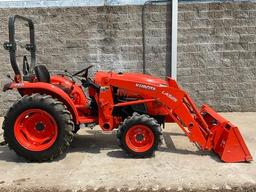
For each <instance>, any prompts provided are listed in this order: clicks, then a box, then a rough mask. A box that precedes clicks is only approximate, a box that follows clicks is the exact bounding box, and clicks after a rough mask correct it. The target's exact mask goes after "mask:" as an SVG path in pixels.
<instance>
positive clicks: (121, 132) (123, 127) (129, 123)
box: [116, 113, 162, 158]
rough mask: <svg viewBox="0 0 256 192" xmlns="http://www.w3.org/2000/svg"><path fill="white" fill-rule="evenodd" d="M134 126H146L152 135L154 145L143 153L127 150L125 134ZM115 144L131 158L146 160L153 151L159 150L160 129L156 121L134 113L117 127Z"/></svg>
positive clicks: (160, 141)
mask: <svg viewBox="0 0 256 192" xmlns="http://www.w3.org/2000/svg"><path fill="white" fill-rule="evenodd" d="M134 125H144V126H147V127H148V128H149V129H150V130H151V131H152V133H153V134H154V143H153V145H152V147H151V148H150V149H148V150H147V151H144V152H137V151H134V150H132V149H130V148H129V146H128V145H127V142H126V139H125V137H126V133H127V132H128V130H129V129H130V128H131V127H133V126H134ZM116 136H117V142H118V144H119V146H120V147H121V148H122V149H123V150H124V151H125V152H126V153H127V154H128V155H129V156H131V157H135V158H148V157H152V156H153V155H154V153H155V151H156V150H157V149H158V148H159V146H160V144H161V143H162V129H161V127H160V125H159V124H158V122H157V120H155V119H154V118H152V117H150V116H148V115H145V114H144V115H140V114H138V113H134V114H133V116H131V117H128V118H126V119H125V120H124V122H123V123H122V124H120V125H119V127H118V130H117V135H116Z"/></svg>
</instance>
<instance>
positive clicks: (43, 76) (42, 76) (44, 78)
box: [35, 65, 51, 83]
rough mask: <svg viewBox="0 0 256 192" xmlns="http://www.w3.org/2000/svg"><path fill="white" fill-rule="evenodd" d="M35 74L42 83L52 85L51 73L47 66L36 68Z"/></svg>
mask: <svg viewBox="0 0 256 192" xmlns="http://www.w3.org/2000/svg"><path fill="white" fill-rule="evenodd" d="M35 74H36V77H37V79H38V81H40V82H44V83H50V81H51V79H50V73H49V71H48V69H47V67H46V66H45V65H37V66H35Z"/></svg>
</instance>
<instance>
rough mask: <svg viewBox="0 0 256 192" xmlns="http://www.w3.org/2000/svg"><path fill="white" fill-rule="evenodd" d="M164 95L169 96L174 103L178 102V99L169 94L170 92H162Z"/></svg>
mask: <svg viewBox="0 0 256 192" xmlns="http://www.w3.org/2000/svg"><path fill="white" fill-rule="evenodd" d="M162 94H163V95H165V96H167V97H168V98H169V99H171V100H172V101H174V102H177V99H176V97H174V96H173V95H172V94H170V93H168V92H165V91H162Z"/></svg>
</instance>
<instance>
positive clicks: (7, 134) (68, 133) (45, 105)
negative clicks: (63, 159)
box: [2, 93, 74, 162]
mask: <svg viewBox="0 0 256 192" xmlns="http://www.w3.org/2000/svg"><path fill="white" fill-rule="evenodd" d="M29 109H40V110H43V111H45V112H47V113H49V114H50V115H51V116H52V117H53V119H54V120H55V122H56V124H57V129H58V134H57V138H56V140H55V141H54V143H53V144H52V145H51V146H50V147H49V148H48V149H46V150H43V151H31V150H28V149H26V148H24V147H23V146H22V145H21V144H20V143H19V142H18V141H17V139H16V138H15V134H14V124H15V121H16V119H17V117H18V116H19V115H20V114H21V113H23V112H24V111H26V110H29ZM2 128H3V130H4V139H5V141H6V142H7V143H8V146H9V148H10V149H13V150H14V151H15V152H16V153H17V154H18V155H19V156H22V157H24V158H25V159H27V160H29V161H36V162H42V161H48V160H53V159H54V158H56V157H58V156H59V155H61V154H62V153H64V152H65V151H66V150H67V148H68V147H69V145H70V143H71V142H72V139H73V133H72V131H73V129H74V123H73V121H72V116H71V114H70V112H69V111H68V110H67V108H66V106H65V105H64V104H63V103H62V102H60V101H58V100H57V99H55V98H53V97H52V96H50V95H41V94H38V93H37V94H33V95H30V96H28V95H25V96H23V97H22V98H21V99H20V100H18V101H17V102H16V103H15V104H14V105H13V106H12V107H11V108H10V109H9V111H8V112H7V114H6V116H5V119H4V123H3V127H2Z"/></svg>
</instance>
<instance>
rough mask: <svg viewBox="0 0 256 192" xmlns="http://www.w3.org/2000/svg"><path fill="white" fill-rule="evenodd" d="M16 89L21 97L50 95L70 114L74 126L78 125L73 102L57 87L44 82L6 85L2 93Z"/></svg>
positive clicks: (76, 112)
mask: <svg viewBox="0 0 256 192" xmlns="http://www.w3.org/2000/svg"><path fill="white" fill-rule="evenodd" d="M12 89H17V90H18V91H19V93H20V94H21V95H22V96H23V95H31V94H33V93H42V94H48V95H52V96H53V97H55V98H57V99H58V100H60V101H62V102H63V103H64V104H65V105H66V106H67V108H68V109H69V111H70V112H71V114H72V116H73V119H74V122H75V123H76V124H79V121H78V111H77V109H76V107H75V104H74V102H73V101H72V99H71V98H70V97H69V96H68V94H67V93H65V92H64V91H63V90H62V89H60V88H59V87H57V86H55V85H52V84H49V83H44V82H36V83H29V82H20V83H15V82H12V83H8V84H6V85H5V86H4V89H3V91H7V90H12Z"/></svg>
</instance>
